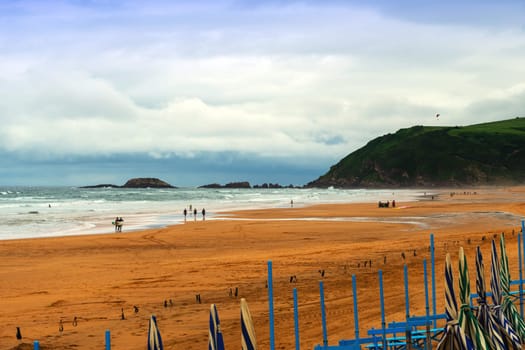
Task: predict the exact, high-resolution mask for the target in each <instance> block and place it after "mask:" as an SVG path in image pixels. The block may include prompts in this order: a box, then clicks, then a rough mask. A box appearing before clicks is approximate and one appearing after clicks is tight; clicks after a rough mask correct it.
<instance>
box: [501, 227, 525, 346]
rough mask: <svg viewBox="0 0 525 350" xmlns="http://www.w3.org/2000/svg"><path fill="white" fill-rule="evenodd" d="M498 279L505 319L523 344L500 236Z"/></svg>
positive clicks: (524, 331) (523, 328)
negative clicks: (499, 280)
mask: <svg viewBox="0 0 525 350" xmlns="http://www.w3.org/2000/svg"><path fill="white" fill-rule="evenodd" d="M499 244H500V252H501V260H500V263H501V264H500V279H501V297H502V300H501V308H502V310H503V313H504V314H505V316H506V317H507V319H508V320H509V321H510V323H511V324H512V326H513V328H514V330H515V331H516V333H517V334H518V336H519V337H520V339H521V343H522V344H523V343H524V341H525V321H523V318H522V317H521V315H520V313H519V311H518V309H517V308H516V305H514V303H513V302H512V299H511V296H510V271H509V259H508V257H507V251H506V249H505V237H504V236H503V235H501V236H500V241H499Z"/></svg>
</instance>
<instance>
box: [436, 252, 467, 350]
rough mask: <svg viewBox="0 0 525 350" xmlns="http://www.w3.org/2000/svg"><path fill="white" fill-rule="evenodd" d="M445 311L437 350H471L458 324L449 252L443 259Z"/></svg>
mask: <svg viewBox="0 0 525 350" xmlns="http://www.w3.org/2000/svg"><path fill="white" fill-rule="evenodd" d="M445 312H446V315H447V324H446V326H445V332H444V333H443V337H442V338H441V340H440V341H439V343H438V345H437V350H473V349H474V347H473V345H472V342H471V341H470V339H468V338H467V336H466V335H465V332H463V330H462V329H461V327H460V326H459V322H458V304H457V301H456V293H455V292H454V276H453V275H452V264H451V263H450V255H449V254H447V257H446V260H445Z"/></svg>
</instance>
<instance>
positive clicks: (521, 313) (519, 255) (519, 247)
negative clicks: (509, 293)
mask: <svg viewBox="0 0 525 350" xmlns="http://www.w3.org/2000/svg"><path fill="white" fill-rule="evenodd" d="M518 263H519V267H520V315H521V317H523V270H522V268H521V234H520V233H518Z"/></svg>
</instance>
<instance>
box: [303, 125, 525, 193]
mask: <svg viewBox="0 0 525 350" xmlns="http://www.w3.org/2000/svg"><path fill="white" fill-rule="evenodd" d="M520 183H525V118H515V119H509V120H503V121H498V122H492V123H484V124H476V125H470V126H465V127H457V126H456V127H425V126H414V127H411V128H408V129H401V130H399V131H397V132H396V133H394V134H387V135H384V136H381V137H378V138H376V139H374V140H372V141H370V142H369V143H368V144H367V145H366V146H364V147H363V148H361V149H358V150H357V151H355V152H353V153H351V154H349V155H348V156H346V157H345V158H343V159H342V160H341V161H340V162H339V163H337V164H335V165H334V166H332V167H331V168H330V170H329V171H328V172H327V173H326V174H324V175H322V176H321V177H319V178H318V179H317V180H314V181H312V182H310V183H308V184H307V185H306V186H305V187H321V188H325V187H330V186H333V187H339V188H356V187H363V188H366V187H368V188H370V187H374V188H385V187H417V186H421V187H432V186H436V187H437V186H440V187H448V186H463V185H474V186H479V185H498V184H520Z"/></svg>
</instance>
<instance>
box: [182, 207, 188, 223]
mask: <svg viewBox="0 0 525 350" xmlns="http://www.w3.org/2000/svg"><path fill="white" fill-rule="evenodd" d="M183 213H184V222H186V215H188V211H187V210H186V208H184V211H183Z"/></svg>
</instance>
